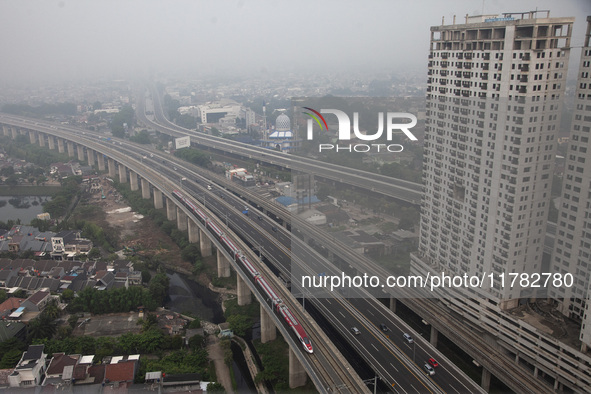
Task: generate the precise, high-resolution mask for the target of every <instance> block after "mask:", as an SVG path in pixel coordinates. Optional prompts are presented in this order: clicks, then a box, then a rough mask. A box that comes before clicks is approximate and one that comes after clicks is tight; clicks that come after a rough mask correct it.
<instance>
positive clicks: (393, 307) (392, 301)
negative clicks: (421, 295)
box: [390, 297, 396, 313]
mask: <svg viewBox="0 0 591 394" xmlns="http://www.w3.org/2000/svg"><path fill="white" fill-rule="evenodd" d="M390 310H391V311H392V312H394V313H396V298H394V297H390Z"/></svg>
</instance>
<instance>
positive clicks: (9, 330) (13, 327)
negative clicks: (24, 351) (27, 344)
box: [0, 320, 27, 342]
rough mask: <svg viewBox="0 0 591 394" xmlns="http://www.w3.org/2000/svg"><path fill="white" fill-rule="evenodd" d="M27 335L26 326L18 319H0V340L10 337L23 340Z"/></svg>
mask: <svg viewBox="0 0 591 394" xmlns="http://www.w3.org/2000/svg"><path fill="white" fill-rule="evenodd" d="M26 336H27V326H26V325H25V324H23V323H21V322H18V321H7V320H0V342H3V341H6V340H8V339H11V338H16V339H20V340H21V341H23V342H24V341H25V339H26Z"/></svg>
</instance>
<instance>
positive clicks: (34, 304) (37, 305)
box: [21, 290, 51, 312]
mask: <svg viewBox="0 0 591 394" xmlns="http://www.w3.org/2000/svg"><path fill="white" fill-rule="evenodd" d="M50 296H51V293H50V292H49V291H42V290H39V291H38V292H36V293H35V294H33V295H32V296H30V297H29V298H27V299H26V300H24V301H23V302H22V303H21V307H24V308H25V309H26V310H27V311H31V312H42V311H43V309H45V306H46V305H47V303H48V302H49V300H50Z"/></svg>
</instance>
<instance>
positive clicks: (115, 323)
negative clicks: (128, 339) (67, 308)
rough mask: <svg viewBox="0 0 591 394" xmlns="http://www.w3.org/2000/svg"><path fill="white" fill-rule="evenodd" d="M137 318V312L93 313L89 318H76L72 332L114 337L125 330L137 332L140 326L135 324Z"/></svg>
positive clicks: (77, 334) (78, 334)
mask: <svg viewBox="0 0 591 394" xmlns="http://www.w3.org/2000/svg"><path fill="white" fill-rule="evenodd" d="M138 319H139V315H138V313H137V312H129V313H112V314H107V315H94V316H92V317H91V318H89V319H78V325H77V326H76V328H75V329H74V332H73V333H72V334H73V335H75V336H82V335H90V336H93V337H104V336H109V337H116V336H119V335H123V334H125V333H127V332H134V333H139V332H140V331H141V327H142V326H141V325H138V324H137V321H138Z"/></svg>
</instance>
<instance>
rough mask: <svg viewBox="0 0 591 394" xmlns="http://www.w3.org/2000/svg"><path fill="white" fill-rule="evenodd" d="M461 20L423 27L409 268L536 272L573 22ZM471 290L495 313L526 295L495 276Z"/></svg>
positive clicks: (522, 16) (531, 17) (532, 15)
mask: <svg viewBox="0 0 591 394" xmlns="http://www.w3.org/2000/svg"><path fill="white" fill-rule="evenodd" d="M540 16H542V17H540ZM465 22H466V23H465V24H455V20H454V24H452V25H441V26H434V27H431V47H430V54H429V71H428V74H429V76H428V88H427V91H428V93H427V114H426V116H427V119H426V120H427V124H426V131H425V144H424V161H423V183H424V189H425V193H424V197H423V201H422V210H421V229H420V244H419V250H418V252H417V253H416V254H415V255H413V270H414V271H416V272H422V273H425V272H427V271H433V272H442V271H443V272H446V273H449V274H452V275H463V274H464V273H467V274H468V275H478V276H482V275H489V274H491V273H493V274H495V275H500V274H503V273H505V274H509V273H534V272H540V270H541V261H542V252H543V241H544V236H545V232H546V220H547V215H548V208H549V199H550V189H551V184H552V170H553V162H554V155H555V144H556V141H555V135H556V133H557V131H558V127H559V125H560V114H561V108H562V101H563V98H564V97H563V95H564V90H565V85H566V83H565V82H566V74H567V67H568V59H569V46H570V37H571V31H572V25H573V22H574V18H550V17H549V12H548V11H543V12H542V13H541V14H540V12H527V13H511V14H503V15H501V16H497V15H486V16H474V17H469V16H466V21H465ZM468 291H469V293H472V294H468V298H474V299H480V300H484V302H485V303H486V304H487V305H488V306H491V307H493V308H500V309H509V308H512V307H515V306H517V305H518V303H519V300H520V299H522V298H527V297H530V296H534V295H535V294H532V293H531V291H530V289H528V288H521V287H519V286H516V287H513V288H511V287H510V286H505V287H501V286H500V282H499V281H496V282H495V283H494V286H493V287H489V286H488V282H487V283H485V284H484V285H483V287H482V288H474V287H472V288H470V289H469V290H468ZM467 309H470V308H467ZM473 313H477V312H474V311H473Z"/></svg>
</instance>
